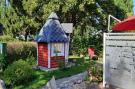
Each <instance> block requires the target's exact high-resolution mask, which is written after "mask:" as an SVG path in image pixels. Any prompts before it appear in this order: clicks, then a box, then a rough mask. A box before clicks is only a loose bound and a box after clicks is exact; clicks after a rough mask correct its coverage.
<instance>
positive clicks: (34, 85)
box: [14, 63, 90, 89]
mask: <svg viewBox="0 0 135 89" xmlns="http://www.w3.org/2000/svg"><path fill="white" fill-rule="evenodd" d="M89 66H90V64H89V63H85V64H82V65H78V66H73V67H71V68H67V69H65V70H55V71H51V72H45V71H41V70H35V72H34V73H35V79H33V81H31V82H29V83H27V84H25V85H19V86H16V87H15V88H14V89H38V88H41V87H42V86H44V85H45V84H46V83H47V81H49V80H50V79H51V78H52V76H55V78H56V79H59V78H63V77H69V76H72V75H75V74H78V73H81V72H84V71H86V70H87V68H88V67H89Z"/></svg>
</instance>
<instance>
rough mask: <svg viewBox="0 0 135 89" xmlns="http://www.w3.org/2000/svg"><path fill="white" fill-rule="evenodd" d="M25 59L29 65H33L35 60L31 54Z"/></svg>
mask: <svg viewBox="0 0 135 89" xmlns="http://www.w3.org/2000/svg"><path fill="white" fill-rule="evenodd" d="M26 61H27V62H28V63H29V65H31V66H34V65H36V60H35V58H34V57H33V56H32V55H30V56H29V57H28V58H26Z"/></svg>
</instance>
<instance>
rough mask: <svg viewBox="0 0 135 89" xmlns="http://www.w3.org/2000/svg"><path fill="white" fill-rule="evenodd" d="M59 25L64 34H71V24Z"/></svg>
mask: <svg viewBox="0 0 135 89" xmlns="http://www.w3.org/2000/svg"><path fill="white" fill-rule="evenodd" d="M61 25H62V27H63V29H64V31H65V32H66V33H72V32H73V23H62V24H61Z"/></svg>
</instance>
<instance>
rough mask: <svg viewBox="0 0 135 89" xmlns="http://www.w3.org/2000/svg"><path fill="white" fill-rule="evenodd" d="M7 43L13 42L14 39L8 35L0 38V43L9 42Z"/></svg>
mask: <svg viewBox="0 0 135 89" xmlns="http://www.w3.org/2000/svg"><path fill="white" fill-rule="evenodd" d="M9 41H15V39H14V38H13V37H11V36H8V35H3V36H0V42H9Z"/></svg>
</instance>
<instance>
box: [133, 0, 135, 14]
mask: <svg viewBox="0 0 135 89" xmlns="http://www.w3.org/2000/svg"><path fill="white" fill-rule="evenodd" d="M133 2H134V8H133V10H134V15H135V0H133Z"/></svg>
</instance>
